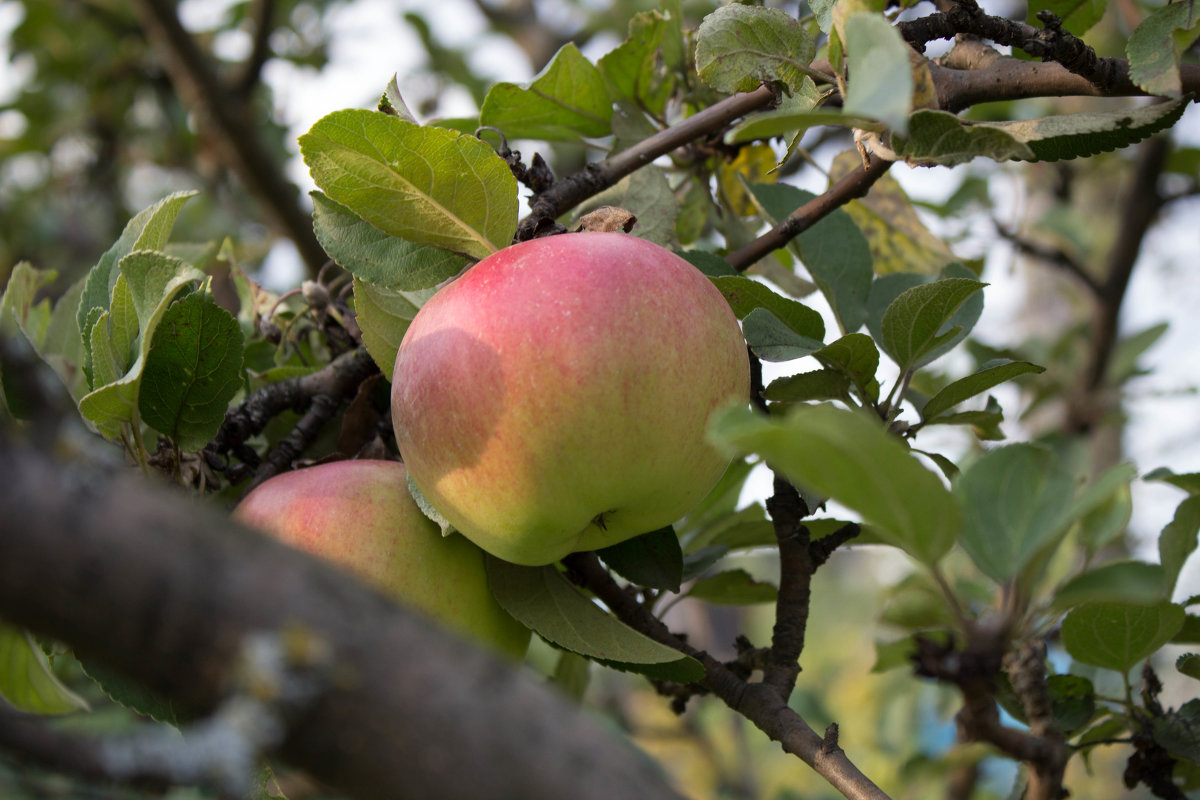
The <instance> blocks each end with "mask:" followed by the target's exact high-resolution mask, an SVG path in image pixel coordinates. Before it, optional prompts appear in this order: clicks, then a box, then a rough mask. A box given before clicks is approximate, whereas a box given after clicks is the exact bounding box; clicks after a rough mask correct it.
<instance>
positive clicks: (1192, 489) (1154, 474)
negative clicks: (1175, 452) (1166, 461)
mask: <svg viewBox="0 0 1200 800" xmlns="http://www.w3.org/2000/svg"><path fill="white" fill-rule="evenodd" d="M1142 480H1144V481H1162V482H1163V483H1169V484H1171V485H1172V486H1174V487H1175V488H1177V489H1183V490H1184V491H1185V492H1187V493H1188V494H1200V472H1188V473H1185V474H1182V475H1180V474H1176V473H1174V472H1172V471H1171V470H1169V469H1167V468H1166V467H1158V468H1157V469H1152V470H1150V471H1149V472H1147V473H1146V474H1145V475H1143V476H1142Z"/></svg>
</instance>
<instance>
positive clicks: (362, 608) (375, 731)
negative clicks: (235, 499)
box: [0, 441, 679, 800]
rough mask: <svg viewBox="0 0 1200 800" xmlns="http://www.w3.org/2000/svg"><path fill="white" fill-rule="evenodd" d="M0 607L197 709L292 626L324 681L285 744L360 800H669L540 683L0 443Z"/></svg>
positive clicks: (319, 568) (309, 571)
mask: <svg viewBox="0 0 1200 800" xmlns="http://www.w3.org/2000/svg"><path fill="white" fill-rule="evenodd" d="M0 516H2V517H3V519H4V520H5V531H4V535H3V536H0V615H3V617H4V618H5V619H6V620H7V621H9V622H12V623H15V624H18V625H23V626H26V627H28V628H31V629H33V630H35V631H37V632H39V633H41V634H44V635H47V636H51V637H54V638H57V639H60V640H63V641H65V642H67V643H68V644H70V645H72V646H73V647H74V648H76V650H77V651H78V652H80V653H83V654H87V655H90V656H92V657H95V658H100V659H102V660H104V661H106V662H108V663H109V664H110V665H111V666H112V667H114V668H115V669H117V670H119V671H120V672H123V673H124V674H126V675H128V676H129V677H131V678H134V679H136V680H139V681H142V682H144V683H145V684H147V685H149V686H150V687H151V688H153V689H155V690H157V691H159V692H161V693H163V694H164V695H166V696H167V697H168V698H169V699H171V700H172V701H173V702H174V703H176V704H177V705H178V706H179V707H182V708H185V709H188V710H190V711H192V712H195V713H200V714H203V713H205V712H207V711H210V710H211V709H212V708H213V707H214V706H215V705H216V704H217V703H218V701H219V700H220V699H221V697H222V692H223V691H224V687H227V686H228V685H230V679H231V667H232V665H233V664H234V662H235V660H236V658H237V655H238V653H239V648H240V647H241V646H242V643H243V641H244V640H245V639H246V637H247V636H250V635H253V634H259V633H262V632H269V631H279V630H283V629H292V630H295V629H302V630H304V631H307V632H308V633H309V634H310V635H312V636H314V637H317V638H318V639H319V640H320V641H322V642H324V643H325V644H327V645H328V647H329V649H330V652H331V653H332V659H333V662H332V663H333V667H332V672H331V675H333V676H334V677H335V678H336V679H335V680H332V681H331V683H330V686H329V688H328V690H327V691H325V692H323V693H322V694H320V695H319V696H318V698H317V699H316V700H315V701H314V702H313V703H312V704H311V706H309V707H308V708H307V709H306V711H305V713H302V714H298V715H297V716H296V718H295V720H294V721H293V722H292V725H291V727H290V729H289V730H288V733H287V736H286V739H285V741H284V744H283V746H282V748H281V750H280V755H281V756H282V757H283V758H284V760H286V761H288V762H290V763H292V764H294V765H297V766H300V767H302V768H303V769H305V770H308V771H309V772H311V773H312V774H313V775H314V776H316V777H317V778H318V779H320V780H322V781H324V782H326V783H328V784H330V785H331V786H333V787H335V788H337V789H339V790H341V791H344V792H346V793H348V794H349V795H351V796H353V797H358V798H381V799H383V798H388V799H389V800H395V798H426V797H438V798H447V799H449V798H463V799H464V800H465V799H466V798H470V799H471V800H474V799H475V798H478V797H496V798H514V800H515V799H516V798H521V799H522V800H530V799H531V798H545V799H546V800H560V799H561V798H563V797H573V798H589V800H610V798H613V797H637V798H656V799H658V798H661V799H662V800H668V799H671V800H678V798H679V795H678V794H677V793H676V792H675V791H674V790H672V789H671V788H670V787H669V786H668V785H667V784H666V783H665V781H664V778H663V776H662V775H661V773H660V772H659V771H658V769H657V768H656V767H655V766H654V765H653V764H652V763H651V762H650V761H649V760H648V759H646V758H645V757H644V756H643V755H642V754H640V753H638V752H637V751H635V750H634V749H633V748H631V747H629V746H628V745H627V744H626V743H624V742H621V741H619V740H617V739H615V738H613V737H612V736H611V735H610V734H609V733H607V732H606V731H604V730H602V729H601V728H600V727H599V726H597V725H595V724H593V723H592V722H591V721H589V720H588V719H587V718H586V717H584V716H583V715H581V714H580V713H578V711H576V710H575V709H574V708H572V707H571V706H570V705H569V704H568V703H567V702H566V701H565V700H563V699H561V698H559V697H558V696H557V695H555V694H554V693H553V692H552V691H551V690H549V689H547V688H546V687H545V686H543V685H539V684H537V683H535V682H534V681H533V680H531V679H530V678H529V677H528V676H527V675H525V674H523V673H520V672H518V671H517V670H515V669H513V668H512V666H511V665H507V664H503V663H500V662H499V661H497V660H496V659H495V658H494V657H492V656H490V655H489V654H487V653H485V652H483V651H482V650H480V649H478V648H477V647H475V646H473V645H470V644H468V643H466V642H462V641H459V640H457V639H455V638H453V637H451V636H450V635H449V634H447V633H445V632H444V631H442V630H441V629H440V628H435V627H434V626H432V624H431V623H428V622H426V621H424V619H422V618H418V617H417V616H416V615H414V614H412V613H410V612H408V611H406V610H404V609H402V608H400V607H398V606H396V605H394V604H393V603H391V602H390V601H388V600H387V598H385V597H383V596H382V595H380V594H377V593H375V592H374V591H372V590H370V589H368V588H367V587H365V586H363V585H361V584H359V583H357V582H356V581H354V580H353V579H351V578H349V577H348V576H346V575H344V574H342V573H340V572H337V571H335V570H334V569H333V568H332V567H330V566H328V565H326V564H324V563H322V562H319V561H317V560H315V559H313V558H310V557H309V556H307V555H305V554H303V553H300V552H298V551H295V550H292V549H289V548H287V547H284V546H283V545H281V544H278V543H277V542H274V541H273V540H270V539H267V538H265V537H263V536H260V535H258V534H256V533H253V532H251V531H248V530H245V529H242V528H240V527H238V526H236V525H234V524H233V523H232V522H230V521H229V520H228V519H227V518H226V517H225V516H224V515H222V514H220V513H217V512H216V511H213V510H211V509H209V508H207V507H204V506H202V505H200V504H199V503H194V502H191V501H189V500H188V499H187V498H186V497H185V496H183V495H180V494H176V493H172V492H171V491H169V490H166V489H164V488H161V487H152V486H149V485H147V483H146V482H145V481H144V480H141V479H138V478H136V477H133V476H131V475H128V474H125V473H121V474H118V475H115V476H114V475H113V474H112V473H111V471H109V472H108V473H104V472H100V471H96V470H89V469H86V468H84V467H83V466H81V464H79V463H65V462H61V461H56V460H54V459H52V458H51V457H49V456H48V455H46V453H45V452H43V451H42V450H35V449H32V448H29V447H27V446H25V445H22V444H14V443H13V442H10V441H5V442H4V446H2V447H0Z"/></svg>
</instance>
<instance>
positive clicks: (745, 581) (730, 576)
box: [687, 569, 779, 606]
mask: <svg viewBox="0 0 1200 800" xmlns="http://www.w3.org/2000/svg"><path fill="white" fill-rule="evenodd" d="M687 594H688V597H691V598H693V599H696V600H704V601H705V602H709V603H712V604H714V605H718V606H749V605H754V604H756V603H774V602H775V598H776V596H778V594H779V589H778V588H777V587H776V586H775V584H773V583H767V582H765V581H756V580H754V578H752V577H751V576H750V573H749V572H746V570H744V569H731V570H729V571H727V572H719V573H717V574H716V575H713V576H712V577H710V578H702V579H701V580H698V581H696V582H695V583H694V584H692V588H691V589H689V590H688V593H687Z"/></svg>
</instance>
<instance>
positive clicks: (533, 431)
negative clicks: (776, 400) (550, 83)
mask: <svg viewBox="0 0 1200 800" xmlns="http://www.w3.org/2000/svg"><path fill="white" fill-rule="evenodd" d="M749 388H750V369H749V363H748V359H747V355H746V344H745V341H744V339H743V338H742V334H741V331H740V329H739V328H738V323H737V319H736V317H735V316H734V315H733V312H732V311H731V310H730V308H729V305H728V304H727V303H726V302H725V299H724V298H723V297H722V296H721V293H720V292H719V291H717V289H716V287H714V286H713V285H712V283H711V282H710V281H709V280H708V278H706V277H705V276H704V275H703V274H701V273H700V272H699V271H698V270H697V269H696V268H695V267H693V266H692V265H691V264H689V263H688V262H687V261H684V260H683V259H682V258H680V257H679V256H676V255H675V254H674V253H671V252H670V251H668V250H665V249H663V248H661V247H659V246H657V245H655V244H652V243H650V242H647V241H645V240H643V239H638V238H636V237H633V236H627V235H624V234H620V233H575V234H564V235H559V236H550V237H547V238H542V239H534V240H532V241H528V242H524V243H521V244H517V245H514V246H512V247H508V248H506V249H504V250H501V251H500V252H498V253H495V254H493V255H491V256H489V257H488V258H485V259H484V260H482V261H480V262H479V263H478V264H476V265H475V266H473V267H471V268H470V269H469V270H467V272H466V273H465V274H463V275H462V277H460V278H458V279H457V280H455V281H454V282H453V283H451V284H450V285H449V286H447V287H445V288H444V289H442V290H441V291H439V292H438V293H437V294H435V295H434V296H433V297H432V298H431V299H430V300H429V302H427V303H426V304H425V305H424V307H422V308H421V310H420V311H419V312H418V313H417V315H416V317H415V318H414V319H413V321H412V324H411V325H410V326H409V328H408V331H407V332H406V333H405V335H404V338H403V340H402V341H401V343H400V349H399V352H398V353H397V354H396V367H395V372H394V374H393V377H392V422H393V425H394V426H395V430H396V440H397V442H398V443H399V445H400V455H401V457H402V458H403V460H404V462H405V464H406V465H407V466H408V470H409V474H410V475H411V476H412V478H413V482H414V483H416V485H417V487H418V488H419V489H420V490H421V493H422V494H423V495H424V496H425V498H426V499H427V500H428V501H429V502H430V503H431V504H432V505H433V507H434V508H436V509H437V510H438V511H439V512H440V513H441V514H442V515H443V516H445V518H446V519H447V520H448V521H449V522H450V523H451V524H453V525H454V527H455V528H457V529H458V530H459V531H461V532H462V533H463V534H464V535H465V536H466V537H467V538H468V539H471V540H472V541H473V542H475V543H476V544H477V545H479V546H480V547H482V548H483V549H484V550H487V551H488V552H489V553H492V554H493V555H495V556H498V557H499V558H502V559H505V560H507V561H511V562H514V563H517V564H526V565H538V564H547V563H550V562H553V561H556V560H558V559H559V558H561V557H563V556H565V555H567V554H568V553H571V552H574V551H577V550H594V549H598V548H602V547H606V546H608V545H612V544H616V543H617V542H621V541H623V540H625V539H629V538H631V537H633V536H637V535H638V534H642V533H646V532H648V531H652V530H655V529H658V528H661V527H663V526H664V525H668V524H670V523H672V522H674V521H675V520H677V519H678V518H679V517H681V516H683V515H684V514H685V513H687V511H688V510H690V509H691V508H692V507H693V506H694V505H695V504H696V503H697V502H698V501H699V500H700V499H701V498H703V497H704V495H705V494H706V493H707V492H708V490H709V489H710V488H712V486H713V484H714V483H716V481H717V479H718V478H719V477H720V476H721V473H722V472H723V471H724V469H725V467H726V466H727V465H728V459H726V458H724V457H723V456H721V455H719V454H718V453H717V452H716V450H715V449H713V448H712V446H710V445H709V444H708V443H707V442H706V441H705V437H704V432H705V426H706V424H707V422H708V418H709V415H710V414H711V413H712V411H713V410H714V409H716V408H717V407H718V406H721V405H723V404H725V403H729V402H731V401H737V402H746V401H747V400H748V397H749Z"/></svg>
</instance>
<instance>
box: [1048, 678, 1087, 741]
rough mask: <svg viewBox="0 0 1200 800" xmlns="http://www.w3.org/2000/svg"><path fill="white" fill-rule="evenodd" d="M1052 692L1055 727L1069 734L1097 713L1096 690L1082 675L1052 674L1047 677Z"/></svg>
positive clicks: (1051, 706)
mask: <svg viewBox="0 0 1200 800" xmlns="http://www.w3.org/2000/svg"><path fill="white" fill-rule="evenodd" d="M1046 690H1047V691H1048V692H1049V694H1050V714H1051V716H1052V717H1053V719H1054V724H1055V727H1057V728H1058V729H1059V730H1060V731H1062V732H1063V733H1065V734H1067V735H1068V736H1069V735H1070V734H1071V732H1072V731H1076V730H1079V729H1080V728H1082V727H1083V726H1084V725H1086V724H1088V723H1089V722H1091V721H1092V719H1093V718H1094V717H1095V715H1096V690H1095V688H1093V686H1092V682H1091V681H1090V680H1088V679H1087V678H1084V677H1082V676H1080V675H1051V676H1050V677H1048V678H1046Z"/></svg>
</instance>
